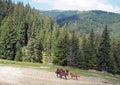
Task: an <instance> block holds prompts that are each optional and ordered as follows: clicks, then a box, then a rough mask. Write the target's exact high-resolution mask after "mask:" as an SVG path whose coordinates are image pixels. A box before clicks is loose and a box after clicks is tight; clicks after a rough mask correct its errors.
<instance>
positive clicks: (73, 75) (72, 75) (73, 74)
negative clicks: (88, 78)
mask: <svg viewBox="0 0 120 85" xmlns="http://www.w3.org/2000/svg"><path fill="white" fill-rule="evenodd" d="M70 76H71V78H72V79H73V78H76V79H77V80H78V77H79V76H78V75H77V74H76V73H73V72H72V73H70Z"/></svg>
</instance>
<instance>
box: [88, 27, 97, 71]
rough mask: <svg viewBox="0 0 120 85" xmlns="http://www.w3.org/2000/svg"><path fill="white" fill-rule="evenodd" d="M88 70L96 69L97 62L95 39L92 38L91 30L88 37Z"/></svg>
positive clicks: (92, 32)
mask: <svg viewBox="0 0 120 85" xmlns="http://www.w3.org/2000/svg"><path fill="white" fill-rule="evenodd" d="M88 49H89V51H90V52H89V53H90V54H89V62H88V63H89V68H90V69H96V68H97V61H96V47H95V37H94V31H93V29H92V30H91V33H90V36H89V48H88Z"/></svg>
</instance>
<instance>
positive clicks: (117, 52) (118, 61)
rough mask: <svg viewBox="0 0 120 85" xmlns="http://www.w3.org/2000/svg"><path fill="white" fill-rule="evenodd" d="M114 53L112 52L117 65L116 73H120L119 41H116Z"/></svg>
mask: <svg viewBox="0 0 120 85" xmlns="http://www.w3.org/2000/svg"><path fill="white" fill-rule="evenodd" d="M114 53H115V54H114V56H115V62H116V66H117V73H118V74H120V41H119V42H118V43H117V45H116V47H115V52H114Z"/></svg>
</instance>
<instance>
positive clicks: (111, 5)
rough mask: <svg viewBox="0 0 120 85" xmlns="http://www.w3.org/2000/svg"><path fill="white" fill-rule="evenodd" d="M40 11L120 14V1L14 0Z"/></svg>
mask: <svg viewBox="0 0 120 85" xmlns="http://www.w3.org/2000/svg"><path fill="white" fill-rule="evenodd" d="M12 1H13V2H15V3H18V2H19V1H20V2H23V3H24V4H27V3H29V4H30V5H31V7H34V8H36V9H39V10H56V9H58V10H81V11H87V10H103V11H109V12H115V13H120V0H12Z"/></svg>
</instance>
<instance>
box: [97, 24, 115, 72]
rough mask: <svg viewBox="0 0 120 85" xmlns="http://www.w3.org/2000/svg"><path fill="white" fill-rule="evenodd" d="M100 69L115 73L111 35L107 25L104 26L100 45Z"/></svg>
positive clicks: (98, 56)
mask: <svg viewBox="0 0 120 85" xmlns="http://www.w3.org/2000/svg"><path fill="white" fill-rule="evenodd" d="M97 61H98V70H101V71H108V72H112V73H114V71H115V61H114V58H113V56H112V54H111V44H110V36H109V31H108V28H107V26H106V27H105V28H104V30H103V33H102V38H101V43H100V46H99V50H98V54H97Z"/></svg>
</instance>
